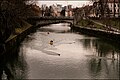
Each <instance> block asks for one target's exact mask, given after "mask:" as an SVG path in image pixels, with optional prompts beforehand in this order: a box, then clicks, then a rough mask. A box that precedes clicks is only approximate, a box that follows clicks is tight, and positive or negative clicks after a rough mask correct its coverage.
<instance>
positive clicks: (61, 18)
mask: <svg viewBox="0 0 120 80" xmlns="http://www.w3.org/2000/svg"><path fill="white" fill-rule="evenodd" d="M29 19H33V20H73V19H74V18H73V17H62V16H61V17H53V16H44V17H39V16H31V17H29Z"/></svg>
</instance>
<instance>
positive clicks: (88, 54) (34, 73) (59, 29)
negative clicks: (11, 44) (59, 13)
mask: <svg viewBox="0 0 120 80" xmlns="http://www.w3.org/2000/svg"><path fill="white" fill-rule="evenodd" d="M51 40H52V41H53V42H52V43H51V42H50V41H51ZM119 54H120V50H119V47H118V46H116V45H113V44H112V43H110V42H108V41H106V40H102V39H99V38H96V37H91V36H87V35H83V34H80V33H78V32H72V31H70V27H69V24H67V23H60V24H52V25H49V26H44V27H42V28H39V29H38V30H37V31H36V32H35V33H32V34H30V35H28V36H27V37H26V39H25V40H24V41H23V42H22V43H21V46H20V50H18V51H16V55H14V56H13V54H10V55H11V56H8V57H6V56H5V60H4V62H3V59H2V58H3V57H2V58H1V59H2V60H1V62H0V65H3V64H4V65H5V66H2V67H4V68H3V70H4V71H3V75H2V78H4V79H5V78H7V75H8V77H10V78H11V79H119V59H120V58H119ZM10 57H11V58H10ZM6 72H7V73H6Z"/></svg>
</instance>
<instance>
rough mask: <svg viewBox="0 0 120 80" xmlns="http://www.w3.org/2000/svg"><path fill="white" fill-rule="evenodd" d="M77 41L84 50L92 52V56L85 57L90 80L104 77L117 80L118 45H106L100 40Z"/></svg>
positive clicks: (119, 57)
mask: <svg viewBox="0 0 120 80" xmlns="http://www.w3.org/2000/svg"><path fill="white" fill-rule="evenodd" d="M79 41H80V43H82V44H83V46H84V48H85V49H87V50H91V51H93V54H92V55H86V56H87V57H88V59H89V60H88V64H89V68H90V73H92V74H91V75H92V78H95V77H96V78H98V76H103V75H104V76H105V77H106V78H107V79H108V78H113V79H118V78H117V76H118V75H119V64H120V63H119V60H120V56H119V54H120V50H119V47H118V46H119V45H117V44H116V46H115V44H110V43H107V42H106V41H105V40H102V39H82V40H79ZM113 75H114V76H113ZM111 76H113V77H111Z"/></svg>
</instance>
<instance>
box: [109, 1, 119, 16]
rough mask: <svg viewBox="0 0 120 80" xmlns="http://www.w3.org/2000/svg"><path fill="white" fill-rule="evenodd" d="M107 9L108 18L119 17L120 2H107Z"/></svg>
mask: <svg viewBox="0 0 120 80" xmlns="http://www.w3.org/2000/svg"><path fill="white" fill-rule="evenodd" d="M107 4H108V7H109V9H110V16H111V17H113V16H115V17H119V16H120V2H119V0H115V1H114V0H108V3H107Z"/></svg>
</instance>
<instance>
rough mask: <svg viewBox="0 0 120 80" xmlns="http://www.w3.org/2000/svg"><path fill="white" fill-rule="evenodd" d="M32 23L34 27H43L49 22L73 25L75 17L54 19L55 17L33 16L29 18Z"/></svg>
mask: <svg viewBox="0 0 120 80" xmlns="http://www.w3.org/2000/svg"><path fill="white" fill-rule="evenodd" d="M28 20H29V21H30V23H32V24H33V25H36V26H37V25H41V24H44V23H47V22H52V21H54V22H55V21H56V22H66V23H70V24H73V21H74V18H73V17H53V16H44V17H39V16H31V17H29V18H28Z"/></svg>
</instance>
